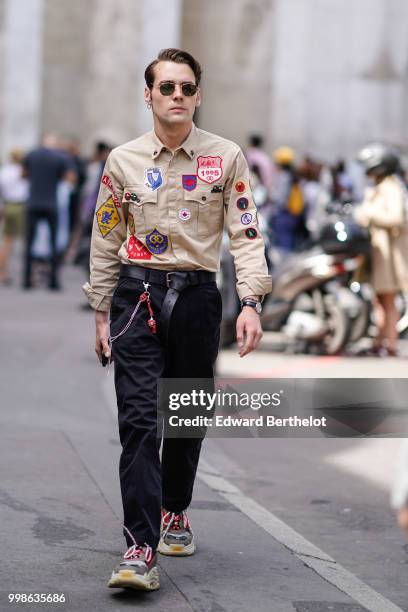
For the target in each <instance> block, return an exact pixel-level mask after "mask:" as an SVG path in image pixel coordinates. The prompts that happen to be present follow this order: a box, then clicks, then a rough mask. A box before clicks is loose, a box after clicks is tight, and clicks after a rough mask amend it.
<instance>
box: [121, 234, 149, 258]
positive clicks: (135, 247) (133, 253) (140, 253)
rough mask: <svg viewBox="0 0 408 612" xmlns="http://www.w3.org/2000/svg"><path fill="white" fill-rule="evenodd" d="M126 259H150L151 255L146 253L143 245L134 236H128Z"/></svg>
mask: <svg viewBox="0 0 408 612" xmlns="http://www.w3.org/2000/svg"><path fill="white" fill-rule="evenodd" d="M127 252H128V259H151V258H152V254H151V253H150V251H148V250H147V249H146V247H145V245H144V244H143V243H142V242H140V240H138V239H137V238H135V237H134V236H130V238H129V242H128V246H127Z"/></svg>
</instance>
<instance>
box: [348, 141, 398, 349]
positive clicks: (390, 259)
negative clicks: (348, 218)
mask: <svg viewBox="0 0 408 612" xmlns="http://www.w3.org/2000/svg"><path fill="white" fill-rule="evenodd" d="M358 159H359V161H360V162H361V163H362V165H363V167H364V169H365V172H366V174H367V176H368V178H369V179H370V180H371V181H372V186H370V187H369V188H368V189H367V190H366V193H365V197H364V201H363V203H362V204H361V205H360V206H358V207H357V208H356V209H355V218H356V220H357V221H358V222H359V223H360V224H362V225H364V226H365V227H368V228H369V229H370V235H371V273H370V277H371V278H370V282H371V284H372V287H373V289H374V292H375V294H376V310H377V315H378V316H377V318H378V335H377V337H376V339H375V342H374V346H373V353H374V354H376V355H379V356H395V355H396V354H397V340H398V331H397V322H398V311H397V307H396V304H395V297H396V295H397V293H398V292H399V291H407V290H408V221H407V197H408V194H407V190H406V187H405V185H404V183H403V182H402V180H401V178H400V177H399V176H398V174H397V171H398V169H399V159H398V156H397V155H396V154H395V153H394V152H393V151H391V150H390V149H388V148H387V147H385V146H383V145H381V144H374V145H370V146H367V147H365V148H364V149H362V150H361V151H360V153H359V155H358Z"/></svg>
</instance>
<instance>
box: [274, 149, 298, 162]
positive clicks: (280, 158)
mask: <svg viewBox="0 0 408 612" xmlns="http://www.w3.org/2000/svg"><path fill="white" fill-rule="evenodd" d="M273 159H274V161H275V164H278V165H279V166H290V165H291V164H293V163H294V161H295V152H294V150H293V149H291V148H290V147H279V149H276V150H275V151H274V153H273Z"/></svg>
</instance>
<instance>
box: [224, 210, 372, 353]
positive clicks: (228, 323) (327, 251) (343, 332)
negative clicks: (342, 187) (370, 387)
mask: <svg viewBox="0 0 408 612" xmlns="http://www.w3.org/2000/svg"><path fill="white" fill-rule="evenodd" d="M259 220H260V229H261V231H262V230H263V234H264V235H267V234H266V232H265V227H262V225H264V222H263V221H262V215H259ZM225 246H226V245H225V243H224V247H225ZM369 248H370V242H369V236H368V233H367V231H366V230H365V229H364V228H362V227H360V226H359V225H357V224H356V223H355V222H353V221H352V220H350V219H344V220H334V219H329V220H328V221H327V222H325V223H324V224H323V226H322V228H321V231H320V233H319V236H318V237H317V238H316V240H315V242H314V243H313V244H310V245H308V246H307V247H306V248H304V249H303V250H301V251H300V252H297V253H293V254H289V255H288V254H285V253H282V252H281V251H280V252H279V251H277V250H276V249H274V248H273V246H271V244H268V242H267V245H266V255H267V260H268V264H269V268H270V273H271V275H272V279H273V283H272V293H271V294H269V295H268V296H266V298H265V301H264V304H263V312H262V315H261V322H262V327H263V329H264V330H268V331H282V332H283V333H284V334H285V336H286V337H287V338H288V339H289V340H291V341H292V343H294V344H295V347H296V348H297V350H298V351H302V352H309V351H314V352H320V353H324V354H327V355H336V354H338V353H340V352H341V351H342V350H343V349H344V347H345V346H346V344H347V342H348V341H349V338H350V334H351V331H352V321H353V318H354V319H355V318H356V317H357V316H358V315H359V313H360V306H361V301H360V299H359V297H357V296H355V295H354V294H353V293H352V292H351V291H349V290H348V289H347V288H346V287H344V286H343V282H342V279H344V277H345V276H346V275H349V274H351V273H352V272H353V271H355V270H356V269H357V268H358V266H359V265H360V263H361V261H362V258H363V256H364V255H366V254H367V253H368V251H369ZM232 279H234V282H235V275H234V272H233V264H232V259H231V258H229V257H228V255H227V254H226V253H225V248H224V250H223V256H222V259H221V278H220V288H221V293H222V295H223V299H224V304H225V310H224V317H223V323H222V330H221V343H222V346H227V345H228V344H231V343H232V342H234V341H235V319H236V316H237V314H238V310H239V301H238V298H237V296H236V293H235V287H234V288H233V289H232ZM232 291H233V292H234V294H235V295H231V292H232Z"/></svg>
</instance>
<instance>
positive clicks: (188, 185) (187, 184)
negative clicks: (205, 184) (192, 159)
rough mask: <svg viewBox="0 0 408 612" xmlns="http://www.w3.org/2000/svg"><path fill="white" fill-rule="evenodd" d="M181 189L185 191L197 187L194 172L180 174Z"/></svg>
mask: <svg viewBox="0 0 408 612" xmlns="http://www.w3.org/2000/svg"><path fill="white" fill-rule="evenodd" d="M182 182H183V189H185V190H186V191H193V190H194V189H195V188H196V187H197V175H196V174H183V176H182Z"/></svg>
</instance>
